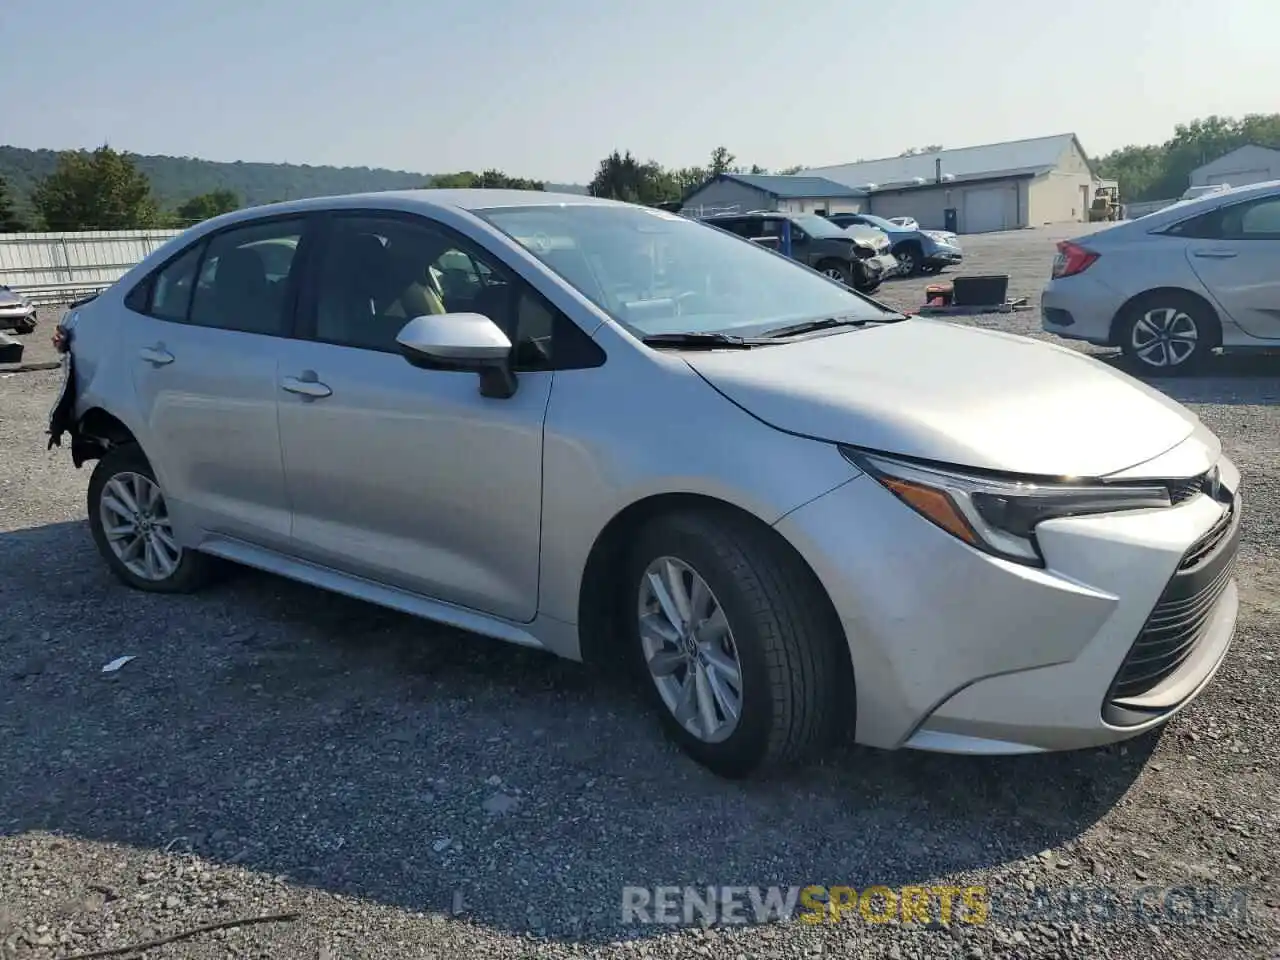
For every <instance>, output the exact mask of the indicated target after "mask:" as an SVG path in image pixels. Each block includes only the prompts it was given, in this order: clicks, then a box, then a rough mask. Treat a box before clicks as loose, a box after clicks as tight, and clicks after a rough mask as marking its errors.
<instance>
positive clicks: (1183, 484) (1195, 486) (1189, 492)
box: [1169, 473, 1208, 507]
mask: <svg viewBox="0 0 1280 960" xmlns="http://www.w3.org/2000/svg"><path fill="white" fill-rule="evenodd" d="M1207 475H1208V474H1205V473H1202V474H1200V476H1198V477H1190V478H1189V479H1186V480H1170V481H1169V499H1170V500H1172V501H1173V505H1174V506H1175V507H1176V506H1177V505H1178V504H1180V503H1186V502H1187V501H1188V500H1190V499H1191V498H1192V497H1194V496H1196V495H1197V494H1199V493H1200V492H1201V491H1202V490H1203V488H1204V481H1205V477H1206V476H1207Z"/></svg>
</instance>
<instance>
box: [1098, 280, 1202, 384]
mask: <svg viewBox="0 0 1280 960" xmlns="http://www.w3.org/2000/svg"><path fill="white" fill-rule="evenodd" d="M1218 329H1219V328H1218V318H1217V316H1215V315H1214V312H1213V310H1212V309H1210V308H1209V307H1208V306H1207V305H1206V304H1205V303H1204V302H1203V301H1201V300H1199V299H1197V298H1196V297H1192V296H1189V295H1187V294H1184V293H1179V292H1178V291H1176V290H1170V291H1167V292H1156V293H1153V294H1150V295H1148V296H1145V297H1142V298H1141V299H1140V300H1138V301H1137V302H1135V303H1133V304H1132V305H1131V306H1130V307H1128V308H1127V309H1126V310H1125V313H1124V316H1123V317H1122V318H1121V320H1120V324H1119V329H1118V331H1117V332H1118V334H1119V337H1118V339H1119V341H1120V349H1121V350H1122V351H1123V352H1124V355H1125V358H1126V359H1127V360H1128V361H1129V363H1130V364H1131V365H1132V366H1133V367H1135V368H1136V369H1137V370H1138V371H1139V372H1141V373H1145V374H1148V375H1151V376H1165V377H1169V376H1185V375H1186V374H1189V373H1192V372H1194V371H1195V370H1197V369H1198V368H1199V367H1200V366H1201V365H1202V364H1203V363H1204V360H1205V358H1206V357H1208V355H1209V354H1210V352H1211V351H1212V350H1213V348H1214V347H1216V346H1217V345H1218V343H1217V341H1218V339H1219V334H1218Z"/></svg>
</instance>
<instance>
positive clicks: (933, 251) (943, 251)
mask: <svg viewBox="0 0 1280 960" xmlns="http://www.w3.org/2000/svg"><path fill="white" fill-rule="evenodd" d="M963 260H964V252H963V251H962V250H961V249H960V248H959V247H953V246H950V245H948V244H936V245H935V246H933V247H931V248H929V249H926V250H925V251H924V265H925V266H926V267H946V266H952V265H954V264H957V263H961V262H963Z"/></svg>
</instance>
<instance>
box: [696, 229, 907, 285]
mask: <svg viewBox="0 0 1280 960" xmlns="http://www.w3.org/2000/svg"><path fill="white" fill-rule="evenodd" d="M702 222H703V223H707V224H710V225H712V226H714V227H719V228H720V229H721V230H727V231H729V232H730V233H733V234H736V235H737V236H740V237H744V238H746V239H748V240H752V241H754V242H755V243H758V244H760V245H762V246H766V247H769V248H771V249H773V250H776V251H778V252H779V253H782V254H784V255H785V256H789V257H791V259H793V260H798V261H800V262H801V263H803V264H805V265H807V266H810V267H813V269H815V270H817V271H818V272H819V273H823V274H825V275H826V276H828V277H830V278H831V279H832V280H838V281H839V282H841V283H843V284H844V285H845V286H849V287H853V288H854V289H855V290H858V291H861V292H862V293H871V292H873V291H875V290H876V289H877V288H878V287H879V286H880V284H881V282H882V281H883V280H884V279H885V278H886V277H892V276H896V275H897V273H898V271H899V269H900V267H899V264H898V261H897V259H896V258H895V257H894V255H893V253H892V251H891V249H890V243H889V239H888V237H886V236H883V235H880V236H876V235H874V234H872V235H870V236H867V235H861V236H860V235H857V234H853V233H850V232H849V231H847V230H845V229H843V228H842V227H840V226H837V225H836V224H834V223H832V222H831V221H830V220H827V219H824V218H823V217H820V216H818V215H817V214H814V213H776V212H769V211H760V212H754V213H741V214H738V213H732V214H715V215H712V216H708V217H703V218H702ZM865 233H867V232H866V231H864V234H865Z"/></svg>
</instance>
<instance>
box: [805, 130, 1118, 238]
mask: <svg viewBox="0 0 1280 960" xmlns="http://www.w3.org/2000/svg"><path fill="white" fill-rule="evenodd" d="M804 172H805V174H807V175H811V176H821V177H826V178H827V179H829V180H834V181H836V182H837V183H843V184H846V185H848V186H850V187H855V188H861V189H864V190H867V191H868V193H869V198H868V202H869V206H870V212H871V213H874V214H876V215H877V216H881V217H914V218H915V219H916V220H917V221H919V223H920V225H921V226H922V227H925V228H931V229H953V230H955V231H956V232H958V233H989V232H992V231H996V230H1014V229H1017V228H1019V227H1028V226H1039V225H1040V224H1043V223H1061V222H1068V221H1087V220H1088V219H1089V205H1090V204H1091V203H1092V202H1093V192H1094V190H1095V183H1096V176H1095V174H1094V172H1093V169H1092V166H1091V164H1090V161H1089V157H1088V155H1087V154H1086V153H1085V152H1084V148H1083V147H1082V146H1081V145H1080V141H1079V139H1078V138H1077V137H1076V135H1075V134H1074V133H1062V134H1057V135H1055V136H1052V137H1036V138H1033V139H1030V140H1015V141H1013V142H1010V143H993V144H987V145H984V146H977V147H962V148H960V149H956V150H940V151H937V152H936V153H922V154H915V155H913V156H906V157H888V158H886V159H883V160H865V161H861V162H858V163H845V164H837V165H835V166H829V167H815V168H813V169H810V170H805V171H804Z"/></svg>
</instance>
